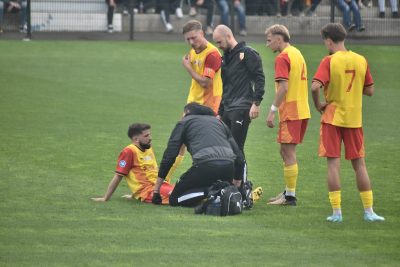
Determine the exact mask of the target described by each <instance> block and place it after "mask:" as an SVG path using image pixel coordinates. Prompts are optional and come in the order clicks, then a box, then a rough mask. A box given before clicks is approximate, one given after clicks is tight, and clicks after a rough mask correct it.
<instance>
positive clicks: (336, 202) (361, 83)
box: [311, 23, 385, 222]
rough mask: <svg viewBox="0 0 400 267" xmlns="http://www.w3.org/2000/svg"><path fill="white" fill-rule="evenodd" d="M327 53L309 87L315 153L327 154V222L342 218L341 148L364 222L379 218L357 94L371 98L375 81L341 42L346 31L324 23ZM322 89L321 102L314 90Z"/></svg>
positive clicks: (339, 220)
mask: <svg viewBox="0 0 400 267" xmlns="http://www.w3.org/2000/svg"><path fill="white" fill-rule="evenodd" d="M321 35H322V39H323V40H324V43H325V46H326V48H327V49H328V51H329V53H330V55H329V56H326V57H325V58H323V59H322V61H321V63H320V65H319V67H318V69H317V72H316V74H315V76H314V78H313V81H312V85H311V90H312V96H313V100H314V104H315V107H316V109H317V110H318V111H319V112H321V113H322V117H321V129H320V145H319V156H321V157H326V158H327V165H328V175H327V182H328V190H329V200H330V203H331V206H332V209H333V214H332V215H331V216H329V217H327V221H330V222H341V221H342V210H341V187H340V177H339V171H340V154H341V151H340V148H341V143H342V141H343V143H344V148H345V158H346V159H347V160H351V163H352V165H353V169H354V171H355V175H356V181H357V187H358V190H359V192H360V197H361V200H362V203H363V205H364V220H366V221H384V220H385V219H384V218H383V217H381V216H378V215H377V214H376V213H374V211H373V208H372V204H373V195H372V189H371V184H370V180H369V176H368V172H367V169H366V166H365V161H364V155H365V153H364V137H363V129H362V95H363V94H364V95H367V96H372V94H373V93H374V81H373V79H372V76H371V73H370V70H369V67H368V63H367V61H366V59H365V58H364V57H363V56H361V55H359V54H357V53H354V52H352V51H348V50H347V49H346V47H345V45H344V41H345V38H346V35H347V33H346V30H345V29H344V27H343V26H342V25H341V24H339V23H329V24H327V25H325V26H324V27H323V28H322V30H321ZM320 88H324V95H325V102H322V103H321V102H320V97H319V91H320Z"/></svg>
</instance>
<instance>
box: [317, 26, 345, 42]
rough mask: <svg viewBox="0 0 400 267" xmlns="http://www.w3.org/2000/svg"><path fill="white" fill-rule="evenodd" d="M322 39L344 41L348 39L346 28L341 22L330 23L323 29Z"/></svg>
mask: <svg viewBox="0 0 400 267" xmlns="http://www.w3.org/2000/svg"><path fill="white" fill-rule="evenodd" d="M321 36H322V39H324V40H326V39H328V38H329V39H331V40H332V41H333V42H334V43H338V42H343V41H344V40H345V39H346V36H347V32H346V29H345V28H344V27H343V25H342V24H340V23H328V24H326V25H325V26H324V27H322V29H321Z"/></svg>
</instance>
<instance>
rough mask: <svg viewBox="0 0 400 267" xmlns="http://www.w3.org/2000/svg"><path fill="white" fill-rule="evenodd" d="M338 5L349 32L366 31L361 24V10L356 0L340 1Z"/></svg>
mask: <svg viewBox="0 0 400 267" xmlns="http://www.w3.org/2000/svg"><path fill="white" fill-rule="evenodd" d="M337 5H338V7H339V9H340V10H341V11H342V13H343V23H344V26H345V28H346V30H347V32H351V31H353V30H354V29H357V31H359V32H362V31H365V27H364V26H363V25H362V22H361V14H360V10H359V9H358V5H357V3H356V1H355V0H338V1H337ZM351 12H353V20H352V19H351Z"/></svg>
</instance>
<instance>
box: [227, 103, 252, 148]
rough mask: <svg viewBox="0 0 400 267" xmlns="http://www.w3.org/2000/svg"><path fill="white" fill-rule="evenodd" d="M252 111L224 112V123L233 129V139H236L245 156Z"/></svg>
mask: <svg viewBox="0 0 400 267" xmlns="http://www.w3.org/2000/svg"><path fill="white" fill-rule="evenodd" d="M249 112H250V110H248V109H238V110H232V111H224V113H223V115H222V118H221V119H222V121H223V122H224V123H225V124H226V125H227V126H228V128H229V129H231V132H232V136H233V139H235V141H236V143H237V145H238V147H239V148H240V150H242V152H243V155H244V143H245V142H246V137H247V131H248V129H249V125H250V122H251V120H250V116H249Z"/></svg>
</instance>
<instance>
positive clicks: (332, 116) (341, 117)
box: [313, 51, 374, 128]
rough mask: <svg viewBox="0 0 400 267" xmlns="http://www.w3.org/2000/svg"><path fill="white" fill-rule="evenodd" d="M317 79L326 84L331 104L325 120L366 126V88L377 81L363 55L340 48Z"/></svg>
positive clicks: (326, 60)
mask: <svg viewBox="0 0 400 267" xmlns="http://www.w3.org/2000/svg"><path fill="white" fill-rule="evenodd" d="M313 80H316V81H319V82H320V83H321V84H322V85H323V86H324V94H325V99H326V102H327V103H328V106H327V107H326V109H325V111H324V113H323V114H322V117H321V122H324V123H328V124H332V125H335V126H340V127H346V128H359V127H362V95H363V90H364V87H366V86H369V85H373V84H374V81H373V79H372V75H371V72H370V70H369V67H368V63H367V60H366V59H365V58H364V57H363V56H361V55H359V54H357V53H354V52H352V51H338V52H336V53H334V54H333V55H330V56H326V57H325V58H323V59H322V61H321V63H320V65H319V67H318V70H317V72H316V74H315V76H314V78H313Z"/></svg>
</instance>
